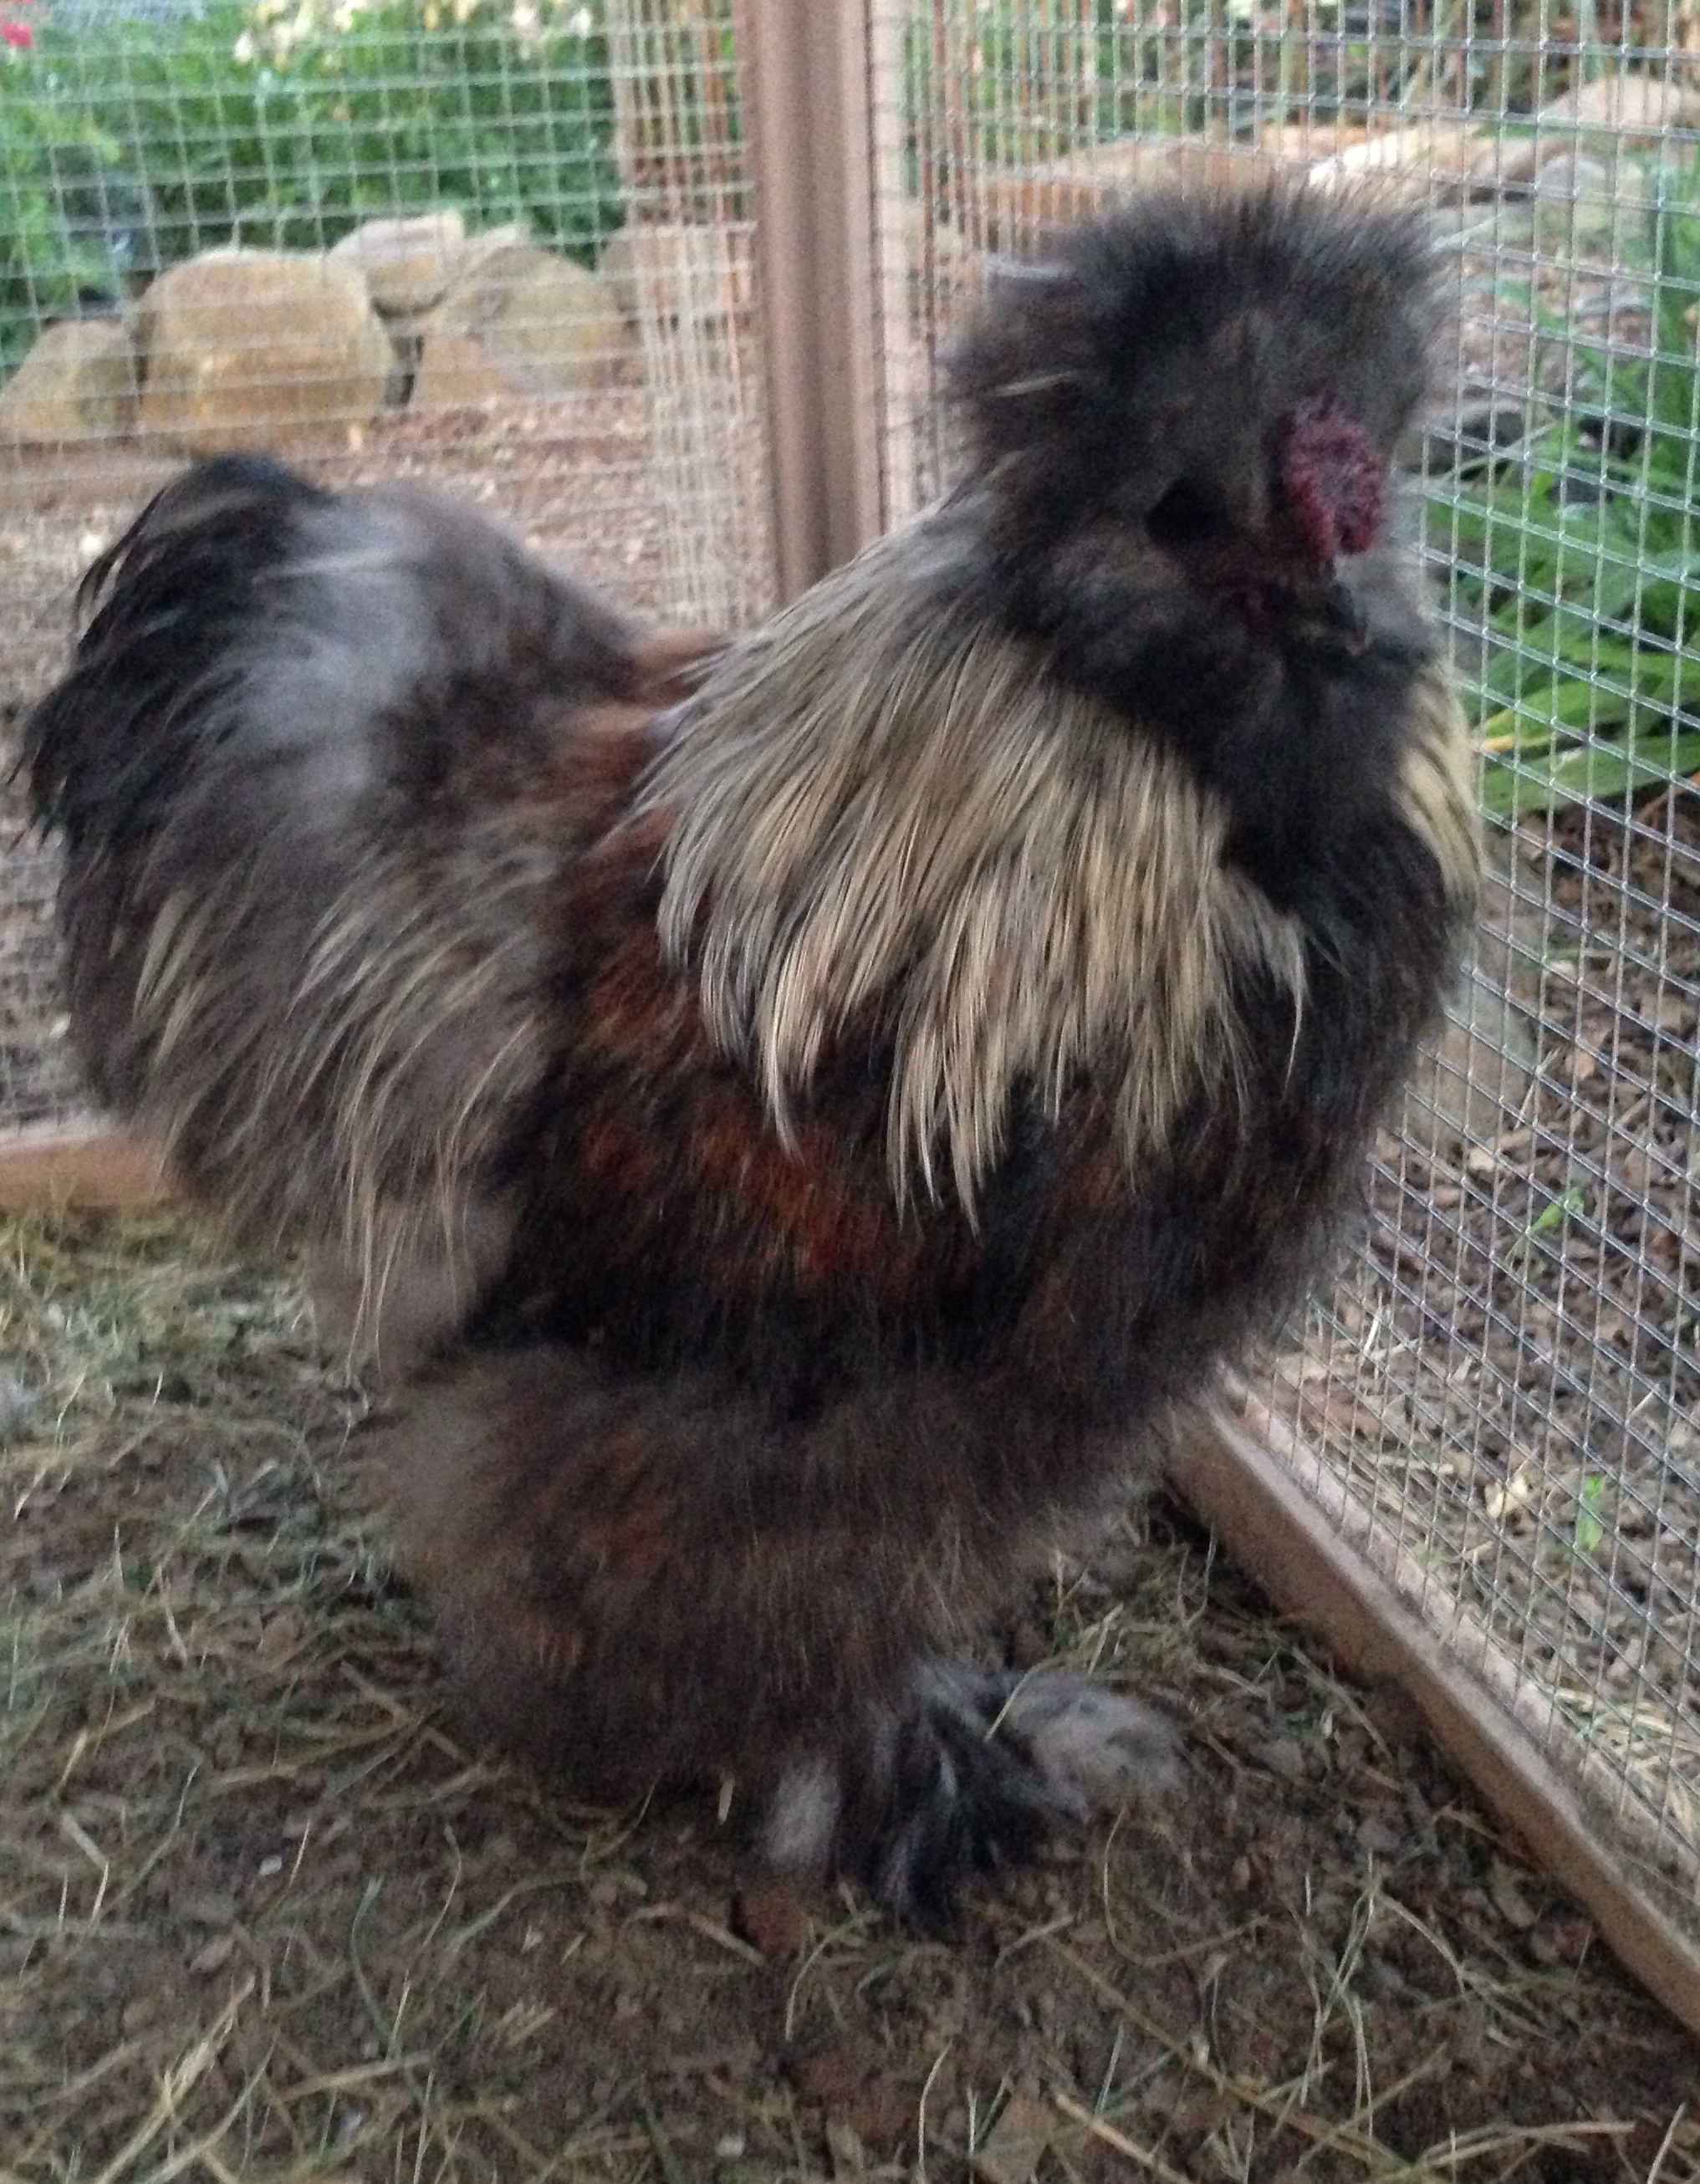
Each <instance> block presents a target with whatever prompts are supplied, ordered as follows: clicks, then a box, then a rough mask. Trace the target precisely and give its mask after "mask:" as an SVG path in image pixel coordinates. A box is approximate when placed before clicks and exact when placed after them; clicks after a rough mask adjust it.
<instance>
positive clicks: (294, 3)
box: [0, 0, 773, 1127]
mask: <svg viewBox="0 0 1700 2184" xmlns="http://www.w3.org/2000/svg"><path fill="white" fill-rule="evenodd" d="M0 24H3V25H9V26H10V30H11V36H10V37H9V38H8V42H6V43H5V44H4V45H0V577H3V583H0V776H3V774H4V772H6V770H7V766H8V743H7V730H6V725H5V723H6V717H7V715H8V713H12V712H15V710H16V709H18V708H19V707H20V706H21V705H24V704H25V703H27V702H28V700H29V699H30V698H31V695H32V694H38V693H39V692H40V691H41V690H42V688H44V687H45V686H46V683H47V680H48V679H49V677H50V676H51V674H52V673H53V671H54V669H55V666H56V665H57V663H58V661H59V660H60V658H61V657H62V655H63V649H64V643H65V639H66V636H67V633H68V631H69V627H70V588H71V586H72V584H73V582H74V581H75V577H76V575H77V573H78V572H79V571H80V570H81V567H82V566H84V565H86V562H87V561H88V560H89V558H90V556H91V555H92V554H93V553H94V552H96V551H97V550H98V549H99V548H100V546H102V545H103V544H104V543H106V542H107V541H108V540H109V539H110V538H112V537H114V535H115V534H116V532H117V531H118V530H119V529H120V527H121V526H122V524H123V523H124V522H125V520H126V519H127V517H128V515H130V514H131V512H132V511H133V510H134V509H135V507H136V506H137V504H138V503H139V501H140V500H141V499H142V498H143V497H144V496H145V494H146V493H148V492H149V491H151V490H153V489H154V488H155V487H158V486H159V484H161V483H163V482H164V480H165V479H166V478H167V477H168V476H170V474H171V473H172V471H173V470H174V469H175V468H176V465H178V464H179V463H180V462H181V460H182V459H183V458H184V457H185V456H186V455H191V454H205V453H211V452H222V451H226V450H231V449H237V450H254V451H265V452H269V453H274V454H280V455H282V456H284V457H286V458H287V459H288V460H292V461H293V462H295V463H297V464H298V465H299V466H300V467H302V468H304V469H305V470H306V471H308V472H309V474H310V475H312V476H315V477H316V478H318V479H319V480H320V481H321V482H325V483H328V484H332V485H344V484H349V483H354V482H359V481H360V480H363V479H365V478H376V477H385V478H390V477H396V476H411V477H418V478H421V479H426V480H429V481H432V482H436V483H440V484H442V485H443V486H444V487H448V488H449V489H451V490H454V491H457V492H460V493H465V494H468V495H470V496H471V497H472V498H474V499H477V500H481V501H482V502H485V503H488V504H491V505H492V506H493V508H495V509H497V510H499V511H500V512H501V513H502V514H503V515H504V516H505V517H506V518H507V519H508V520H509V521H511V522H512V523H514V524H516V526H518V527H519V528H520V529H521V530H522V531H523V532H524V533H525V534H526V536H527V538H529V539H530V540H532V543H534V544H536V545H537V546H538V547H539V548H540V549H543V550H544V551H547V552H549V553H553V554H559V555H560V557H561V558H562V559H563V560H566V561H568V562H569V563H571V565H572V566H573V567H574V568H575V569H577V571H580V572H581V573H582V574H583V575H584V576H585V577H588V579H589V580H591V581H592V582H595V583H597V584H599V586H600V587H601V588H603V589H604V591H605V592H606V593H608V594H609V595H610V596H611V597H612V598H614V599H616V600H618V601H620V602H621V603H622V604H626V605H627V606H628V607H630V608H633V609H634V610H638V611H642V612H649V613H652V614H658V615H662V616H666V617H668V618H671V619H675V620H680V621H690V622H697V623H702V624H720V625H727V624H735V623H737V622H740V621H748V620H750V619H751V618H753V617H754V616H756V615H758V614H759V613H760V612H761V610H763V609H764V608H765V607H766V605H767V604H769V603H770V602H771V599H772V583H773V577H772V548H771V544H770V541H769V538H768V529H769V525H768V516H767V500H766V490H767V488H766V476H765V474H764V466H763V462H762V459H761V447H762V413H761V371H760V368H759V367H760V361H761V359H760V331H759V325H758V315H757V304H756V298H755V282H754V276H753V270H752V263H751V259H752V253H751V246H750V235H751V226H750V204H749V190H750V181H749V176H748V174H747V172H746V164H745V155H744V147H743V144H742V142H741V139H740V134H739V117H738V99H737V90H736V70H735V62H736V54H735V52H734V47H733V29H732V22H731V6H730V0H610V4H601V0H598V4H596V5H594V6H582V5H569V4H566V0H442V4H440V5H438V4H435V0H305V4H303V0H290V4H288V5H287V6H285V5H282V4H281V0H201V3H200V4H198V5H194V6H172V5H168V4H162V0H148V4H142V0H127V4H120V5H117V6H114V7H109V8H103V9H100V10H92V9H90V8H86V7H83V6H78V5H75V4H72V0H10V4H9V5H6V6H0ZM0 829H3V833H0V839H3V841H4V844H5V847H4V850H3V857H0V1127H4V1126H5V1125H6V1124H8V1123H10V1124H18V1123H42V1122H48V1123H51V1122H56V1121H61V1120H63V1119H64V1117H66V1116H67V1115H68V1114H69V1113H70V1111H71V1110H72V1108H73V1107H74V1106H75V1099H76V1088H75V1079H74V1074H73V1073H72V1071H71V1069H70V1065H69V1061H68V1060H67V1058H66V1056H65V1053H64V1039H63V1027H62V1025H61V1022H60V1020H59V1004H58V1001H57V999H56V990H57V989H56V982H55V970H54V962H53V947H52V941H51V922H50V919H49V917H48V915H47V911H48V905H49V900H50V897H51V893H52V888H53V865H52V861H51V858H50V857H49V856H48V855H46V854H45V853H43V852H41V851H39V850H36V848H34V847H33V846H31V844H28V843H27V841H26V840H25V838H23V835H22V828H21V812H20V809H19V806H18V804H17V801H16V799H15V794H12V795H11V798H10V800H8V801H6V802H4V804H3V805H0Z"/></svg>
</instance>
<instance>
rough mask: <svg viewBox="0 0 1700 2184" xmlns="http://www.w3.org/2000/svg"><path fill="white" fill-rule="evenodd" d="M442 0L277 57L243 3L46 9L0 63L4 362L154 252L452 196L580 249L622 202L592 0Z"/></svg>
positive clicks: (319, 34) (307, 236)
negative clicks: (577, 4)
mask: <svg viewBox="0 0 1700 2184" xmlns="http://www.w3.org/2000/svg"><path fill="white" fill-rule="evenodd" d="M455 12H456V11H455V10H454V9H453V8H449V7H446V6H445V7H444V8H442V9H441V10H440V11H439V10H438V9H435V8H421V6H420V5H419V4H418V0H377V4H375V5H373V6H371V7H370V8H365V9H364V10H363V11H361V12H360V13H358V14H354V16H353V18H352V20H349V21H348V26H347V27H346V28H343V29H338V28H337V26H336V25H335V23H334V22H332V21H329V20H324V21H320V22H316V23H315V26H314V27H313V28H312V29H311V30H310V31H309V33H308V34H307V35H305V36H302V37H300V38H298V39H297V40H296V41H294V42H293V43H291V44H290V45H289V46H288V47H287V53H285V54H284V55H283V56H282V57H281V58H280V56H279V54H278V53H277V52H276V50H275V49H274V48H273V47H271V46H269V45H268V43H267V42H266V41H265V38H264V37H263V36H262V37H259V38H258V39H257V38H256V37H255V36H254V26H253V23H252V20H251V11H250V9H249V8H248V6H247V5H246V4H237V0H211V4H210V5H209V7H208V8H206V9H205V11H204V12H203V14H200V15H198V16H197V17H194V18H191V19H188V20H183V21H181V22H178V23H175V24H169V25H156V24H152V23H147V22H131V21H124V20H113V21H111V22H110V23H108V24H103V25H101V26H100V27H99V28H98V30H94V29H86V30H84V31H80V32H75V33H71V32H56V31H54V30H53V27H52V25H51V23H48V24H47V25H44V26H43V27H42V30H41V31H40V33H39V35H38V36H37V38H36V43H35V45H34V47H32V48H31V49H30V50H29V51H27V52H23V53H15V54H13V55H10V56H8V58H7V59H6V61H5V63H4V64H3V65H0V363H6V362H10V361H13V360H15V358H16V356H17V354H20V352H21V350H22V349H23V348H25V347H27V346H28V343H29V342H30V340H31V338H32V337H33V335H34V332H35V330H36V326H37V325H38V324H39V323H40V321H41V320H42V319H43V318H44V317H47V316H51V315H53V314H55V313H60V312H64V311H66V310H69V309H75V308H76V307H77V306H78V304H79V302H80V301H81V303H83V304H87V303H89V302H91V301H103V300H112V299H115V298H118V297H120V296H121V295H123V294H124V293H125V292H128V291H130V290H131V289H133V288H134V287H135V286H136V285H137V282H138V281H139V280H141V279H142V278H144V277H145V276H147V275H148V274H149V273H151V272H153V270H156V269H157V268H158V267H159V265H167V264H170V263H172V262H174V261H175V260H176V259H181V258H184V257H187V256H190V255H192V253H194V252H196V251H198V250H203V249H206V248H209V246H211V245H213V244H215V243H220V242H229V241H231V240H238V241H241V242H247V243H251V244H260V245H274V246H281V247H284V248H309V249H310V248H320V247H322V246H324V245H326V244H328V243H331V242H335V241H336V240H337V237H339V236H341V235H343V234H344V233H346V232H347V231H348V229H349V228H351V227H353V226H356V225H357V224H358V223H359V221H360V220H363V219H365V218H367V217H369V216H371V214H377V213H404V212H408V211H414V210H423V209H427V208H432V207H438V206H443V205H457V206H459V207H460V209H461V211H462V212H463V213H464V214H465V217H466V220H467V223H468V226H470V227H473V228H479V227H486V226H495V225H498V224H499V223H501V222H503V221H506V220H523V221H524V222H525V223H526V224H527V226H528V228H529V229H530V231H532V233H533V234H534V235H536V236H537V237H538V238H539V239H540V240H542V241H544V242H550V243H553V244H555V246H556V247H558V248H563V249H566V250H567V251H568V252H570V253H572V254H574V255H576V256H578V257H580V258H581V259H585V260H587V261H588V259H590V258H591V257H593V256H594V248H595V244H596V242H597V240H598V238H599V237H601V236H604V235H605V234H607V233H608V231H610V229H612V228H614V227H617V226H619V224H620V220H621V204H620V194H619V176H618V172H617V170H616V165H615V160H614V153H613V133H614V112H613V93H612V89H611V85H610V75H609V69H608V52H607V42H606V40H605V36H603V35H602V32H601V31H600V28H599V13H600V11H599V9H594V10H593V9H590V8H581V9H578V10H577V11H576V12H575V14H573V15H571V16H563V15H562V14H560V12H559V11H558V10H556V11H551V12H549V13H548V14H545V16H544V17H543V21H542V23H541V24H540V25H539V26H538V28H536V29H534V30H532V29H522V28H516V25H515V23H514V21H513V20H512V19H511V16H510V14H509V12H508V11H506V10H502V11H497V10H495V9H493V8H482V9H478V10H476V11H475V12H473V13H472V14H471V17H470V19H469V20H466V21H465V22H460V23H457V22H456V21H455V20H454V14H455ZM463 12H464V11H463ZM428 24H430V25H434V26H429V27H428Z"/></svg>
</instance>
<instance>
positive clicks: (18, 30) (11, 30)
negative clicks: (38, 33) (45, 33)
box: [0, 0, 36, 46]
mask: <svg viewBox="0 0 1700 2184" xmlns="http://www.w3.org/2000/svg"><path fill="white" fill-rule="evenodd" d="M30 5H31V0H3V8H0V45H5V46H33V45H34V44H35V42H36V41H35V39H34V38H33V37H32V36H31V34H30V31H28V29H27V28H26V27H25V25H23V24H22V23H14V21H13V20H11V16H12V10H13V8H27V7H29V6H30Z"/></svg>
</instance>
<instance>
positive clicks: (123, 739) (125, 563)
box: [20, 455, 331, 856]
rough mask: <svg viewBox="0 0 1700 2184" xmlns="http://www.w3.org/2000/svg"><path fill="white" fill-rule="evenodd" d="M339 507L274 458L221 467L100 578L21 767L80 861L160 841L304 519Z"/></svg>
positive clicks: (84, 586) (155, 513)
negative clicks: (248, 626) (167, 807)
mask: <svg viewBox="0 0 1700 2184" xmlns="http://www.w3.org/2000/svg"><path fill="white" fill-rule="evenodd" d="M330 498H331V497H330V495H329V494H327V493H321V492H320V491H319V489H318V488H317V487H314V486H312V485H309V483H308V482H307V481H306V480H305V479H304V478H300V477H298V476H295V475H294V474H293V472H292V471H287V470H286V469H285V468H284V467H283V465H281V463H276V462H273V461H271V460H269V459H268V458H265V457H262V456H254V455H226V456H220V457H218V458H216V459H215V460H212V461H209V462H206V463H202V464H199V465H196V467H195V468H193V469H192V470H190V471H187V472H186V473H185V474H184V475H183V476H181V478H178V479H176V481H174V482H173V483H172V484H170V485H169V486H167V487H165V488H164V491H163V492H161V493H158V494H157V495H156V496H155V497H154V499H153V500H151V501H150V502H149V503H148V505H147V507H146V508H144V509H143V510H142V513H141V515H139V516H137V519H136V521H135V522H134V523H132V524H131V526H130V528H129V529H128V530H127V531H126V532H124V534H123V535H122V537H120V538H118V539H117V540H116V541H115V542H114V543H113V544H112V545H111V546H109V548H108V549H106V551H105V552H104V553H103V554H101V555H100V557H99V559H98V560H96V561H95V562H94V564H93V565H92V567H91V568H90V569H89V570H88V571H87V573H86V575H85V576H84V577H83V579H82V582H81V584H80V585H79V586H78V588H77V595H76V597H77V609H78V614H79V618H80V620H81V622H82V625H83V627H82V632H81V637H80V638H79V640H78V643H77V648H76V655H75V661H74V664H73V667H72V671H71V672H70V675H69V676H68V677H66V678H65V680H64V682H61V683H60V684H59V687H58V688H56V689H54V690H53V692H51V693H50V694H49V695H48V696H47V698H46V699H43V700H42V703H41V704H40V705H37V706H36V709H35V710H34V711H33V713H31V715H30V716H29V717H28V719H27V720H26V721H25V726H24V732H23V738H22V745H21V751H20V771H21V772H23V773H24V775H25V779H26V782H27V785H28V789H29V796H30V802H31V809H32V811H33V813H34V816H35V817H36V820H37V822H39V823H40V824H41V825H42V826H43V827H53V828H57V829H59V831H60V832H61V833H63V834H64V838H65V843H66V847H67V850H68V851H69V852H70V855H73V856H75V855H78V854H80V853H81V851H83V850H84V849H85V848H89V849H93V848H96V847H101V848H109V847H114V846H117V845H118V844H134V843H136V842H137V841H138V840H139V838H141V837H142V835H143V834H144V833H146V832H148V830H149V827H150V822H152V821H153V820H155V819H157V817H158V816H159V814H160V811H161V809H162V806H163V805H164V804H165V803H166V802H168V801H169V800H170V798H171V796H172V794H173V792H174V790H175V789H176V788H178V787H180V786H181V781H182V777H183V775H184V773H185V772H186V769H187V767H188V766H189V765H190V764H191V762H192V758H193V755H194V754H195V750H196V747H197V745H198V744H199V743H200V742H201V741H202V739H203V736H204V735H205V733H206V730H207V726H208V716H209V711H210V710H212V707H213V701H214V700H215V698H216V697H217V696H219V695H220V694H221V693H222V692H224V691H225V690H226V689H227V688H228V685H229V682H230V681H231V677H233V675H234V674H235V672H236V671H237V667H238V665H239V662H240V660H241V646H242V636H243V634H244V630H243V625H244V621H245V620H246V619H247V618H248V617H250V616H252V615H253V613H254V604H255V602H256V599H258V598H259V596H260V595H261V593H262V591H263V588H264V586H265V581H266V579H267V577H269V576H270V574H271V573H272V572H273V571H276V569H278V568H279V567H280V566H281V565H283V564H284V563H285V562H286V561H287V559H288V557H289V555H290V554H291V552H292V550H293V546H294V539H295V529H294V524H295V519H296V518H297V517H298V515H299V514H300V513H301V511H302V510H304V509H306V508H311V507H314V506H315V505H320V506H322V505H326V504H328V503H329V501H330Z"/></svg>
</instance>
